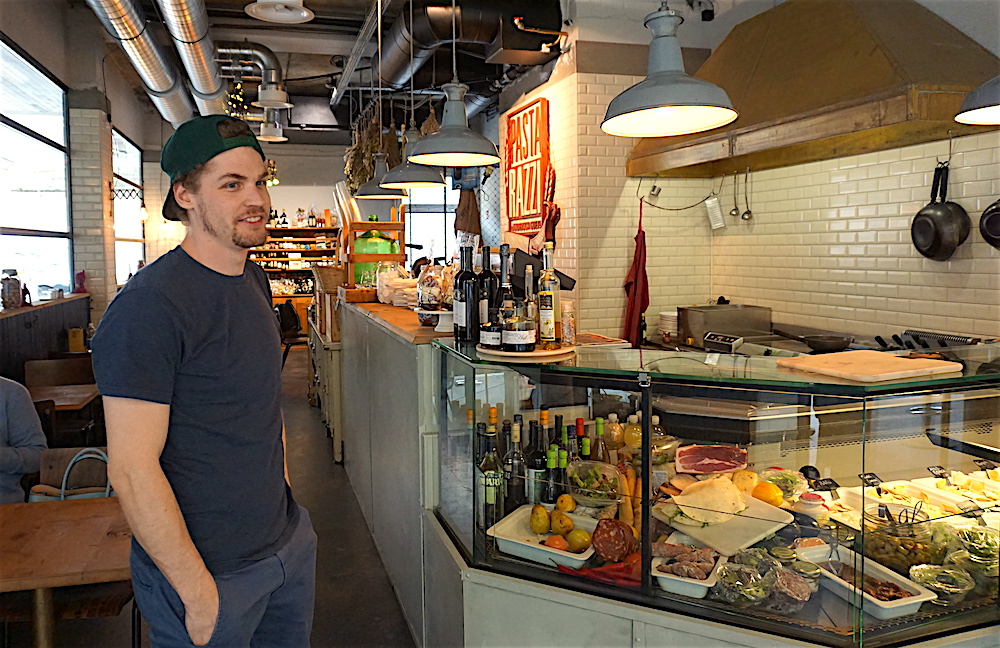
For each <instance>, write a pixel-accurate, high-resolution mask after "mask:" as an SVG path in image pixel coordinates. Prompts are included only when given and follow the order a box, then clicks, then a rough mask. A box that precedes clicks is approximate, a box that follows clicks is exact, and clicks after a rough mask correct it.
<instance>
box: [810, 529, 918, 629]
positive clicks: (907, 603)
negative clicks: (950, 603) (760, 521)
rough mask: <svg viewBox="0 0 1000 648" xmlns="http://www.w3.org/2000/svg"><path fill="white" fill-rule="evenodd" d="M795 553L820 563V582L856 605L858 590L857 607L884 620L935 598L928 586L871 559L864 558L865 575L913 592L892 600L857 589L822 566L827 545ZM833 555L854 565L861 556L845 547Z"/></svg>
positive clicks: (828, 554)
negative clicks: (882, 598) (879, 598)
mask: <svg viewBox="0 0 1000 648" xmlns="http://www.w3.org/2000/svg"><path fill="white" fill-rule="evenodd" d="M796 553H797V554H798V556H799V558H801V559H802V560H808V561H809V562H812V563H816V564H817V565H819V566H820V569H821V570H822V571H821V572H820V585H822V586H823V587H825V588H826V589H828V590H830V591H831V592H833V593H834V594H836V595H837V596H839V597H840V598H842V599H844V600H845V601H847V602H848V603H850V604H851V605H854V606H855V607H857V604H858V602H859V599H858V595H859V594H860V595H861V597H862V599H860V602H861V609H862V610H863V611H864V612H865V613H866V614H870V615H872V616H873V617H875V618H876V619H881V620H883V621H884V620H886V619H895V618H897V617H901V616H906V615H907V614H914V613H916V612H917V611H918V610H919V609H920V606H921V605H922V604H924V603H926V602H927V601H933V600H934V599H936V598H937V595H936V594H934V592H932V591H930V590H929V589H926V588H923V587H921V586H920V585H917V584H916V583H914V582H913V581H911V580H909V579H908V578H903V577H902V576H900V575H899V574H897V573H896V572H894V571H892V570H891V569H889V568H888V567H883V566H882V565H880V564H878V563H877V562H875V561H874V560H871V559H869V558H864V575H865V576H871V577H872V578H876V579H878V580H881V581H890V582H892V583H895V584H896V585H899V586H900V587H901V588H903V589H905V590H908V591H910V592H913V593H914V594H915V596H908V597H906V598H901V599H897V600H895V601H880V600H878V599H877V598H875V597H874V596H872V595H870V594H867V593H865V592H862V591H860V590H858V589H857V588H855V587H854V586H853V585H851V584H850V583H848V582H847V581H845V580H843V579H841V578H840V577H839V576H837V575H835V574H833V573H831V572H830V571H828V570H827V569H826V568H825V567H824V563H826V561H827V560H829V559H830V549H829V548H828V547H808V548H806V549H799V550H798V551H797V552H796ZM836 557H837V558H838V559H839V560H840V561H841V562H843V563H844V564H845V565H851V566H852V567H854V568H855V569H859V568H860V567H861V559H862V557H861V556H860V555H858V554H856V553H854V552H853V551H851V550H849V549H845V548H844V547H837V554H836Z"/></svg>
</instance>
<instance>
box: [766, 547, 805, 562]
mask: <svg viewBox="0 0 1000 648" xmlns="http://www.w3.org/2000/svg"><path fill="white" fill-rule="evenodd" d="M770 554H771V556H772V557H773V558H774V559H775V560H777V561H778V562H780V563H781V566H782V567H788V566H790V565H791V564H792V563H793V562H795V561H796V560H798V554H796V553H795V550H794V549H790V548H788V547H772V548H771V550H770Z"/></svg>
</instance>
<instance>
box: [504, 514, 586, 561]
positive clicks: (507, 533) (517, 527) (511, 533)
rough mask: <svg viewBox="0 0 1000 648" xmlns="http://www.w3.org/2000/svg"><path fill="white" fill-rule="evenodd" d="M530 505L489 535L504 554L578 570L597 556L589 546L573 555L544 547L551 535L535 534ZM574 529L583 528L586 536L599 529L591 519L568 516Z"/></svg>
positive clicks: (507, 519)
mask: <svg viewBox="0 0 1000 648" xmlns="http://www.w3.org/2000/svg"><path fill="white" fill-rule="evenodd" d="M531 509H532V505H531V504H525V505H524V506H522V507H520V508H518V509H517V510H516V511H514V512H513V513H511V514H510V515H508V516H507V517H505V518H504V519H502V520H500V521H499V522H497V523H496V524H494V525H493V526H492V527H490V528H489V530H487V531H486V535H489V536H493V537H494V538H496V541H497V548H498V549H500V551H502V552H504V553H505V554H510V555H512V556H517V557H519V558H525V559H527V560H532V561H534V562H537V563H542V564H543V565H549V566H552V565H565V566H566V567H572V568H574V569H579V568H580V567H583V564H584V563H586V562H587V560H588V559H589V558H590V557H591V556H593V555H594V548H593V547H590V548H589V549H587V550H586V551H584V552H583V553H578V554H576V553H570V552H569V551H560V550H559V549H553V548H552V547H546V546H545V545H543V544H541V541H542V540H545V538H548V537H549V536H551V535H552V534H551V533H533V532H532V531H531V526H530V524H529V519H530V518H531ZM566 515H568V516H569V518H570V519H571V520H573V525H574V527H573V528H575V529H583V530H585V531H586V532H587V533H593V532H594V529H595V528H596V527H597V520H595V519H594V518H591V517H585V516H581V515H573V514H572V513H567V514H566Z"/></svg>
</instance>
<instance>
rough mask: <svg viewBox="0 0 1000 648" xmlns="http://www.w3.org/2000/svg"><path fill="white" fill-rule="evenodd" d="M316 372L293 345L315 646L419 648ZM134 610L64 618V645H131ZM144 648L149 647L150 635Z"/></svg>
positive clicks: (17, 639) (299, 488)
mask: <svg viewBox="0 0 1000 648" xmlns="http://www.w3.org/2000/svg"><path fill="white" fill-rule="evenodd" d="M308 368H309V356H308V351H307V350H306V348H305V347H301V346H300V347H295V348H293V350H292V352H291V354H290V355H289V356H288V362H287V364H286V365H285V369H284V373H283V379H284V380H283V382H284V400H283V403H282V407H283V411H284V416H285V429H286V431H287V443H288V471H289V477H290V479H291V482H292V491H293V493H294V495H295V499H296V501H298V502H299V503H300V504H301V505H302V506H304V507H306V508H307V509H309V514H310V516H311V517H312V521H313V525H314V526H315V528H316V534H317V535H318V536H319V549H318V555H317V567H316V610H315V620H314V622H313V632H312V646H313V648H328V647H329V648H332V647H334V646H337V647H341V646H343V647H347V646H357V647H380V646H387V647H389V646H391V647H393V648H396V647H399V648H405V647H408V646H413V645H414V643H413V639H412V637H411V636H410V631H409V628H408V627H407V625H406V621H405V620H404V618H403V615H402V612H401V611H400V607H399V603H398V601H397V600H396V596H395V593H394V592H393V589H392V585H391V584H390V583H389V579H388V577H387V576H386V573H385V568H384V567H383V566H382V561H381V559H380V558H379V556H378V552H377V551H376V550H375V545H374V543H373V542H372V538H371V535H370V534H369V533H368V527H367V526H366V525H365V520H364V518H363V517H362V515H361V509H360V508H359V507H358V503H357V500H356V499H355V497H354V491H353V489H352V488H351V484H350V482H349V481H348V479H347V474H346V473H345V472H344V468H343V466H341V465H337V464H335V463H334V462H333V454H332V452H331V447H330V446H331V444H330V439H329V438H327V436H326V429H325V426H324V425H323V422H322V420H321V417H320V411H319V409H317V408H314V407H310V406H309V404H308V402H307V400H306V391H307V387H308V376H307V372H308ZM130 610H131V604H129V605H128V606H126V607H125V609H124V610H123V611H122V613H121V614H120V615H118V616H117V617H112V618H106V619H78V620H74V619H67V620H64V621H59V622H58V623H57V624H56V633H55V638H56V647H57V648H117V647H121V648H126V647H127V646H129V645H130V629H131V619H130ZM8 637H9V640H10V643H9V645H10V646H11V647H12V648H30V646H31V627H30V625H29V624H28V623H12V624H10V626H9V635H8ZM143 645H144V646H148V645H149V642H148V639H147V638H146V636H145V632H144V633H143ZM269 648H272V647H269ZM273 648H283V647H280V646H274V647H273Z"/></svg>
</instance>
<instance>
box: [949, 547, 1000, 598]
mask: <svg viewBox="0 0 1000 648" xmlns="http://www.w3.org/2000/svg"><path fill="white" fill-rule="evenodd" d="M944 564H945V565H946V566H955V567H957V568H959V569H964V570H965V571H967V572H969V575H970V576H972V579H973V580H974V581H976V588H975V589H974V590H973V594H977V595H979V596H985V597H987V598H992V599H995V598H997V595H998V593H1000V562H997V561H996V560H993V561H982V560H978V559H976V558H975V557H973V556H972V555H971V554H970V553H969V552H968V551H966V550H964V549H962V550H960V551H953V552H951V553H950V554H948V557H947V558H945V560H944Z"/></svg>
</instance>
